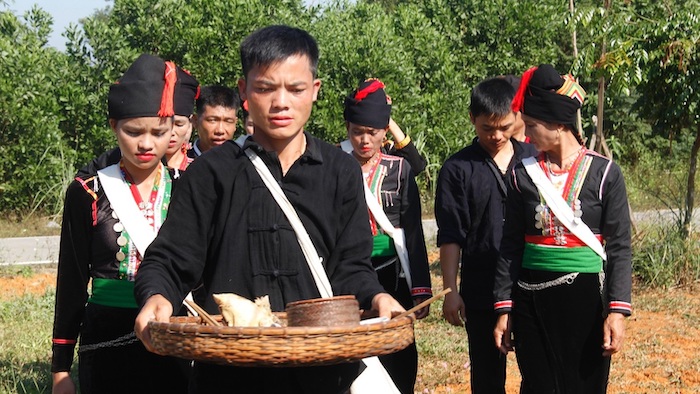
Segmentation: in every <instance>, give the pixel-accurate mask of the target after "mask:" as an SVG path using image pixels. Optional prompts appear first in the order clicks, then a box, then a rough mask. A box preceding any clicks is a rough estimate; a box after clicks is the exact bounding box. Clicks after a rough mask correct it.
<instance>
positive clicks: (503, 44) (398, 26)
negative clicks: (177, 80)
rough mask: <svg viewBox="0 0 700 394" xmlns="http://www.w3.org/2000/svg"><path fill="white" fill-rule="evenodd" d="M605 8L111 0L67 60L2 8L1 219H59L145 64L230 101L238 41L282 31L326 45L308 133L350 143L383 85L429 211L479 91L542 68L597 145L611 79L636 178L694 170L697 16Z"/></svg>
mask: <svg viewBox="0 0 700 394" xmlns="http://www.w3.org/2000/svg"><path fill="white" fill-rule="evenodd" d="M316 3H318V2H316ZM609 3H610V4H609V7H604V6H603V5H604V2H603V1H591V0H580V1H577V2H576V3H575V5H576V8H575V10H574V12H571V11H570V10H569V8H568V2H565V1H561V0H556V1H555V0H493V1H482V0H422V1H418V0H406V1H392V0H383V1H382V0H379V1H376V0H375V1H372V0H358V1H346V0H331V1H324V2H321V4H322V5H321V6H318V5H316V6H306V5H305V4H304V2H303V1H301V0H269V1H266V0H219V1H213V0H115V1H114V3H113V5H111V6H109V7H107V8H105V9H103V10H99V11H97V12H95V13H94V14H93V15H91V16H90V17H88V18H85V19H84V20H82V21H81V24H80V25H79V26H75V25H73V26H71V27H69V28H68V29H67V30H66V31H65V32H64V33H63V34H64V35H65V36H66V37H67V39H68V43H67V49H66V51H65V52H59V51H57V50H56V49H54V48H51V47H48V46H47V45H46V42H47V37H48V35H49V33H50V31H51V25H52V21H51V17H50V15H48V14H47V13H46V12H44V11H42V10H41V9H38V8H35V9H33V10H32V11H30V12H28V13H26V14H25V15H14V14H13V13H12V12H11V11H9V10H8V9H7V8H8V5H7V4H6V3H4V2H2V3H0V97H2V100H0V154H1V155H2V157H3V161H1V162H0V213H3V214H5V215H11V216H13V217H17V218H22V217H25V216H26V215H28V214H31V213H33V212H39V213H41V214H48V215H52V214H58V213H60V211H61V206H62V198H63V197H62V196H63V192H64V190H65V187H66V185H67V183H68V182H70V180H71V179H72V175H73V173H74V172H75V170H76V169H77V168H79V167H81V166H82V165H83V164H85V163H87V162H88V161H89V160H90V159H92V158H93V157H94V156H96V155H98V154H100V153H101V152H103V151H105V150H107V149H109V148H110V147H111V146H113V145H114V144H115V142H114V138H113V136H112V133H111V132H110V131H109V129H108V127H107V119H106V113H107V109H106V95H107V91H108V87H109V85H110V83H112V82H113V81H115V80H116V79H117V78H118V77H119V76H120V75H121V73H122V72H123V71H124V70H125V69H126V68H127V67H128V65H129V64H130V63H131V62H132V61H133V60H134V59H135V58H136V57H137V56H138V54H140V53H142V52H150V53H154V54H157V55H159V56H161V57H163V58H165V59H170V60H174V61H175V62H176V63H178V64H179V65H181V66H183V67H184V68H186V69H188V70H190V71H191V72H192V73H193V74H194V75H195V76H196V77H197V78H198V79H199V80H200V82H201V83H202V84H214V83H217V84H225V85H229V86H235V85H236V82H237V80H238V78H240V76H241V71H240V59H239V53H238V45H239V43H240V41H241V40H242V39H243V38H244V37H245V36H246V35H247V34H249V33H250V32H252V31H254V30H255V29H257V28H259V27H262V26H265V25H269V24H276V23H282V24H289V25H293V26H298V27H301V28H304V29H307V30H309V31H310V32H311V33H312V34H313V35H314V36H315V37H316V38H317V40H318V42H319V45H320V48H321V60H320V65H319V75H320V77H321V79H322V81H323V84H322V89H321V94H320V98H319V101H318V102H317V104H316V106H315V109H314V111H313V113H312V118H311V119H310V121H309V123H308V125H307V129H308V130H309V131H310V132H312V133H313V134H315V135H317V136H319V137H321V138H323V139H325V140H327V141H329V142H337V141H339V140H341V139H342V138H343V134H344V131H343V129H344V127H343V122H342V101H343V98H344V96H345V95H346V94H347V93H348V92H349V91H351V90H352V89H353V88H354V87H355V86H356V85H357V83H358V81H360V80H362V79H364V78H367V77H378V78H381V79H382V80H383V81H384V82H385V83H386V84H387V92H388V93H389V94H390V95H391V96H392V98H393V101H394V118H395V119H396V120H397V122H398V123H399V124H400V125H401V126H402V128H403V129H404V130H405V131H406V132H407V133H408V134H409V135H411V137H412V138H413V139H414V140H415V141H416V144H417V146H418V148H419V149H420V150H421V151H422V152H423V154H424V155H425V156H426V157H427V159H428V170H427V171H426V172H425V174H424V175H421V176H420V179H419V182H420V185H421V187H422V189H423V192H424V196H425V197H426V201H428V202H430V200H431V198H430V197H431V196H432V194H433V193H432V192H433V189H434V186H435V179H436V176H437V172H438V171H439V168H440V166H441V165H442V163H443V162H444V160H445V159H446V158H447V157H449V155H451V154H453V153H455V152H456V151H457V150H459V149H460V148H462V147H463V146H465V145H467V144H469V143H470V141H471V139H472V138H473V135H474V133H473V129H472V126H471V124H470V122H469V116H468V111H469V95H470V90H471V87H472V86H474V85H475V84H476V83H478V82H479V81H480V80H482V79H484V78H487V77H491V76H496V75H502V74H520V73H521V72H522V71H524V70H525V69H527V68H529V67H531V66H533V65H538V64H541V63H552V64H554V65H555V67H556V68H557V69H558V70H560V71H561V72H572V73H574V74H575V75H577V76H579V77H580V78H581V81H582V84H583V85H584V87H585V88H586V90H587V91H588V93H589V97H588V100H587V102H586V104H585V105H584V108H583V111H582V115H583V116H582V119H583V126H584V130H585V132H586V133H587V134H590V133H591V132H592V130H593V125H592V124H591V121H590V119H591V116H592V115H593V114H595V112H596V110H597V108H596V107H597V86H598V84H597V82H598V78H599V77H601V76H602V77H605V78H606V82H607V91H606V96H605V101H604V102H605V116H604V119H605V123H604V126H605V127H604V128H605V131H606V135H607V138H608V144H609V145H610V146H611V148H612V150H613V153H614V155H615V158H616V160H617V161H619V162H620V163H621V164H622V165H623V167H624V168H625V171H626V172H629V173H634V172H635V171H645V172H646V173H648V171H649V169H648V168H647V167H642V166H640V163H646V162H650V161H651V160H652V158H653V157H654V156H659V155H661V156H662V157H664V158H665V160H666V161H665V163H671V164H672V165H673V166H677V165H678V163H686V162H688V160H689V157H691V156H692V149H691V147H692V144H693V142H692V141H693V138H692V136H694V135H695V134H697V130H698V128H697V125H698V102H699V101H700V95H699V94H698V89H697V86H700V83H698V82H700V80H699V75H700V73H699V72H698V66H697V60H698V55H697V48H698V40H699V34H700V23H699V21H698V18H697V17H696V16H695V14H694V12H695V11H694V10H695V9H697V6H698V5H700V4H699V1H698V0H690V1H684V2H679V1H674V0H666V1H664V2H656V1H651V0H635V1H623V0H611V1H609ZM3 8H5V10H3ZM574 31H575V32H576V37H577V45H576V48H574V44H573V39H572V33H573V32H574ZM603 46H605V49H606V54H605V56H601V54H602V47H603ZM574 49H577V50H578V53H577V54H576V56H575V51H574ZM688 136H690V137H688ZM653 169H654V168H653V167H652V170H653ZM630 179H634V177H632V176H631V177H630ZM633 182H634V181H633ZM635 186H636V185H635V184H632V185H631V189H632V190H635ZM640 189H641V188H640ZM638 200H642V199H641V198H640V199H638ZM428 210H429V204H428Z"/></svg>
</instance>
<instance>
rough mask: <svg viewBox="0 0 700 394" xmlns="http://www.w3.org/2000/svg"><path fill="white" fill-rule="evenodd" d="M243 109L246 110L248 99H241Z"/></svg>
mask: <svg viewBox="0 0 700 394" xmlns="http://www.w3.org/2000/svg"><path fill="white" fill-rule="evenodd" d="M243 109H244V110H246V112H247V111H248V100H245V101H243Z"/></svg>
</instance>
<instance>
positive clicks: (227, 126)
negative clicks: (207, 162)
mask: <svg viewBox="0 0 700 394" xmlns="http://www.w3.org/2000/svg"><path fill="white" fill-rule="evenodd" d="M194 119H195V124H196V125H197V133H198V135H199V149H201V150H202V152H206V151H208V150H209V149H211V148H213V147H215V146H218V145H221V144H223V143H224V142H226V141H228V140H230V139H231V138H233V133H235V132H236V122H237V121H238V116H237V115H236V109H235V108H229V107H223V106H220V105H217V106H215V107H212V106H210V105H205V106H204V110H203V111H202V113H201V114H198V115H195V116H194Z"/></svg>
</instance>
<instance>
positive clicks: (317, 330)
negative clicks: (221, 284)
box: [148, 315, 415, 338]
mask: <svg viewBox="0 0 700 394" xmlns="http://www.w3.org/2000/svg"><path fill="white" fill-rule="evenodd" d="M212 317H213V318H214V319H215V320H217V321H221V315H212ZM170 320H171V321H170V322H167V323H166V322H157V321H155V320H151V321H149V322H148V328H149V330H158V331H165V332H180V333H191V334H212V335H216V336H230V337H232V338H234V337H236V336H239V335H240V336H245V337H250V336H257V335H259V336H261V337H265V336H270V337H288V336H292V337H303V336H307V335H313V336H319V335H324V334H327V335H333V336H337V335H342V334H351V333H371V332H373V331H381V330H391V329H394V328H397V327H400V326H403V325H406V324H412V323H413V321H414V320H415V318H414V317H413V316H405V317H402V318H399V319H391V320H389V321H384V322H377V323H371V324H357V325H346V326H323V327H320V326H294V327H288V326H285V327H228V326H210V325H203V324H200V323H199V322H200V320H201V319H200V318H199V317H177V316H173V317H171V318H170ZM173 320H174V321H173ZM179 320H185V322H179Z"/></svg>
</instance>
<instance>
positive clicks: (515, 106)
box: [510, 67, 537, 111]
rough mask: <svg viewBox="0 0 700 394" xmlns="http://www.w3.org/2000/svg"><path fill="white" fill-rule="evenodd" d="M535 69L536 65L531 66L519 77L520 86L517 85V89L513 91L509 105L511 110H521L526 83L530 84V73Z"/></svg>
mask: <svg viewBox="0 0 700 394" xmlns="http://www.w3.org/2000/svg"><path fill="white" fill-rule="evenodd" d="M535 70H537V67H532V68H530V69H528V70H527V71H525V72H524V73H523V75H522V77H520V86H519V87H518V91H517V92H516V93H515V97H513V102H512V103H511V106H510V107H511V109H512V110H513V111H522V110H523V103H525V91H527V88H528V85H529V84H530V79H532V74H534V72H535Z"/></svg>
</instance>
